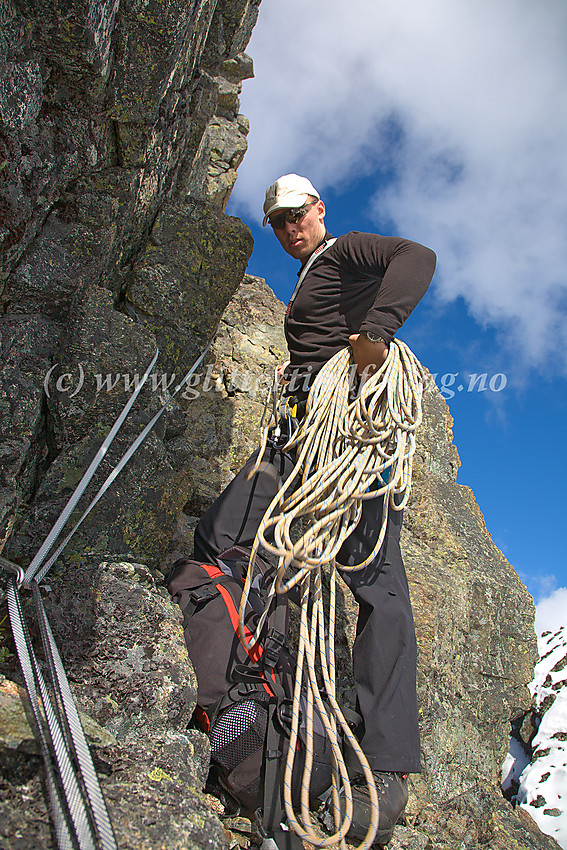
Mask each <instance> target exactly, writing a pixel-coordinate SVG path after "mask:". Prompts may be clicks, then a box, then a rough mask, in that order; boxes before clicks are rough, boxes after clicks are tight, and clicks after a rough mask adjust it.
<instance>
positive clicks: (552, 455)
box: [227, 0, 567, 630]
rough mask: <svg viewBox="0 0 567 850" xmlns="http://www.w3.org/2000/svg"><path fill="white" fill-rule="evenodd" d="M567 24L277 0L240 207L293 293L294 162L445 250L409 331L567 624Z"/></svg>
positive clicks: (264, 272)
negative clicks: (286, 240) (275, 199)
mask: <svg viewBox="0 0 567 850" xmlns="http://www.w3.org/2000/svg"><path fill="white" fill-rule="evenodd" d="M566 36H567V4H566V3H565V2H564V0H542V2H541V3H538V4H537V5H536V4H534V3H533V2H532V0H430V1H429V2H428V3H427V4H423V3H422V2H421V0H399V2H398V3H396V4H386V3H385V2H382V0H351V2H350V3H349V4H348V8H346V4H344V2H342V0H309V1H308V2H306V0H276V2H274V0H264V2H263V3H262V5H261V6H260V16H259V20H258V24H257V25H256V28H255V31H254V34H253V37H252V41H251V43H250V45H249V46H248V49H247V50H248V53H249V54H250V55H251V56H252V58H253V59H254V64H255V73H256V78H255V79H254V80H249V81H246V83H245V84H244V87H243V94H242V97H241V111H242V112H243V113H244V114H245V115H246V116H247V117H248V118H249V119H250V123H251V131H250V136H249V150H248V153H247V155H246V157H245V160H244V163H243V164H242V165H241V166H240V169H239V177H238V180H237V184H236V187H235V190H234V192H233V195H232V198H231V201H230V204H229V207H228V210H227V212H229V213H231V214H233V215H239V216H241V217H242V218H243V219H244V220H245V221H246V223H247V224H248V225H249V226H250V227H251V229H252V233H253V236H254V239H255V248H254V253H253V255H252V258H251V261H250V264H249V271H250V272H251V273H252V274H257V275H259V276H261V277H264V278H266V280H267V282H268V284H269V285H270V286H271V287H272V288H273V289H274V291H275V292H276V294H277V295H278V297H280V298H281V299H282V300H283V301H287V299H288V298H289V295H290V294H291V291H292V290H293V286H294V284H295V280H296V268H297V264H296V262H295V261H294V260H292V259H291V258H290V257H288V256H286V255H285V254H284V253H283V252H282V250H281V248H280V246H279V244H278V243H277V242H276V240H275V239H274V236H273V234H272V233H271V232H270V229H269V228H265V229H263V228H262V227H261V211H262V203H263V197H264V191H265V188H266V186H267V185H268V184H269V183H271V182H272V181H273V180H275V179H276V178H277V177H278V176H280V175H281V174H284V173H288V172H292V171H293V172H296V173H300V174H304V175H306V176H308V177H309V178H310V179H311V180H312V182H313V183H314V185H315V186H316V187H317V188H318V190H319V192H320V193H321V195H322V197H323V199H324V200H325V202H326V205H327V225H328V228H329V230H331V232H333V233H334V235H339V234H340V233H342V232H346V231H347V230H351V229H356V230H369V231H373V232H377V233H384V234H395V235H401V236H405V237H408V238H411V239H415V240H416V241H418V242H423V243H424V244H426V245H428V246H430V247H431V248H433V249H434V250H435V251H436V252H437V254H438V269H437V272H436V275H435V278H434V282H433V284H432V287H431V288H430V291H429V293H428V294H427V296H426V298H425V299H424V301H423V302H422V303H421V304H420V305H419V306H418V308H417V309H416V310H415V311H414V313H413V314H412V316H411V317H410V319H409V320H408V322H406V324H405V326H404V327H403V329H402V331H401V332H400V334H399V336H400V337H401V338H402V339H404V341H405V342H407V343H408V344H409V345H410V347H411V348H412V349H413V350H414V351H415V353H416V354H417V355H418V356H419V358H420V359H421V361H422V362H423V363H424V365H425V366H427V368H428V369H429V370H430V371H431V372H432V373H437V376H438V379H437V380H438V385H439V386H442V385H444V386H445V387H446V389H445V390H444V393H443V394H444V395H445V397H446V398H447V402H448V404H449V407H450V410H451V413H452V415H453V417H454V420H455V424H454V435H455V443H456V445H457V448H458V451H459V455H460V457H461V464H462V465H461V469H460V472H459V477H458V481H459V482H460V483H462V484H467V485H469V486H471V487H472V489H473V490H474V493H475V496H476V498H477V501H478V503H479V505H480V508H481V510H482V512H483V514H484V516H485V519H486V524H487V527H488V530H489V531H490V533H491V534H492V536H493V539H494V541H495V542H496V544H497V545H498V546H499V548H500V549H501V550H502V551H503V552H504V554H505V555H506V557H507V558H508V560H509V561H510V562H511V563H512V564H513V566H514V567H515V568H516V570H517V571H518V573H519V575H520V577H521V578H522V580H523V581H524V582H525V583H526V585H527V587H528V589H529V590H530V592H531V593H532V594H533V596H534V598H535V599H536V602H538V628H539V630H541V629H543V628H546V627H555V626H558V625H560V624H562V623H563V624H566V625H567V557H566V554H565V543H564V535H563V527H564V524H565V520H564V511H565V506H566V504H567V498H566V497H567V484H566V483H565V482H566V480H567V474H566V473H567V468H566V467H567V462H566V452H565V448H564V435H565V433H566V431H567V429H566V427H565V422H566V416H567V392H566V389H567V157H566V155H565V151H566V150H567V97H566V95H567V91H566V89H567V53H566V51H565V43H566V41H567V38H566ZM475 374H476V375H477V376H479V375H485V376H486V377H485V379H484V382H483V379H482V378H479V379H477V381H476V383H475V382H474V379H471V375H475ZM452 376H455V377H454V379H453V377H452ZM483 385H484V386H485V389H482V387H483ZM459 386H461V387H463V389H462V390H460V391H459V390H458V387H459Z"/></svg>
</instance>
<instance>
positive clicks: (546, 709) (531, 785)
mask: <svg viewBox="0 0 567 850" xmlns="http://www.w3.org/2000/svg"><path fill="white" fill-rule="evenodd" d="M539 656H540V660H539V662H538V663H537V665H536V668H535V674H534V680H533V682H532V684H531V691H532V694H533V696H534V702H535V708H536V711H537V713H538V714H539V715H540V716H541V721H540V723H539V726H538V728H537V733H536V735H535V737H534V739H533V741H532V747H533V755H532V759H531V762H530V763H527V764H526V762H527V761H528V760H527V757H526V756H525V754H524V752H523V750H522V748H521V745H520V743H519V742H518V741H514V740H512V746H511V748H510V755H509V757H508V759H507V761H506V764H505V765H504V769H503V775H504V777H505V778H504V785H506V784H508V785H510V784H511V782H512V780H514V779H516V780H517V781H518V782H519V789H518V792H517V798H516V799H517V802H518V803H519V804H520V805H521V806H522V808H524V809H525V810H526V811H527V812H528V813H529V814H530V815H531V816H532V818H533V819H534V820H535V822H536V823H537V825H538V826H539V828H540V829H541V831H542V832H545V833H546V834H547V835H550V836H551V837H552V838H554V839H555V840H556V841H557V843H558V844H559V845H560V847H563V848H564V850H567V627H565V626H562V627H561V628H560V629H559V630H558V631H557V632H555V633H551V632H546V633H545V634H543V635H542V636H541V637H540V638H539Z"/></svg>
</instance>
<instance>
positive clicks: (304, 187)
mask: <svg viewBox="0 0 567 850" xmlns="http://www.w3.org/2000/svg"><path fill="white" fill-rule="evenodd" d="M309 196H313V197H314V198H317V200H320V195H319V192H318V191H317V189H316V188H315V187H314V186H313V184H312V183H311V182H310V181H309V180H308V179H307V177H300V176H299V174H284V175H283V177H280V178H278V180H276V182H275V183H272V185H271V186H268V188H267V189H266V200H265V201H264V221H263V222H262V226H263V227H265V226H266V222H267V221H268V217H269V216H271V214H272V213H273V212H276V210H291V209H294V208H295V207H302V206H303V204H304V203H305V202H306V201H307V199H308V198H309Z"/></svg>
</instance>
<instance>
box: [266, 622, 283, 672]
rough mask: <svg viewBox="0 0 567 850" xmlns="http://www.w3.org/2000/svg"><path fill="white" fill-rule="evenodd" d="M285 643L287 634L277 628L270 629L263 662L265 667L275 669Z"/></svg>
mask: <svg viewBox="0 0 567 850" xmlns="http://www.w3.org/2000/svg"><path fill="white" fill-rule="evenodd" d="M284 643H285V636H284V635H282V633H281V632H279V631H278V630H277V629H270V631H269V632H268V634H267V636H266V640H265V642H264V651H263V653H262V662H263V665H264V669H268V670H273V669H274V667H275V666H276V664H277V663H278V660H279V657H280V649H281V648H282V646H283V645H284Z"/></svg>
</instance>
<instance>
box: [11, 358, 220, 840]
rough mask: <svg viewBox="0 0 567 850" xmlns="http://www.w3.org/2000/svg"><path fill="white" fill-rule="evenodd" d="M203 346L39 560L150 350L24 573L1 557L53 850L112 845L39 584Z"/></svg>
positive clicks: (102, 448)
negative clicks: (34, 632) (33, 631)
mask: <svg viewBox="0 0 567 850" xmlns="http://www.w3.org/2000/svg"><path fill="white" fill-rule="evenodd" d="M209 347H210V343H209V345H207V347H206V348H205V349H204V351H203V352H202V353H201V355H200V356H199V357H198V358H197V360H196V361H195V363H194V364H193V366H192V367H191V369H190V370H189V372H188V373H187V374H186V375H185V377H184V378H183V380H182V381H181V382H180V383H179V384H178V385H177V387H176V388H175V389H174V391H173V392H172V393H171V394H170V395H169V397H168V399H167V401H166V402H165V404H164V405H163V406H162V407H161V409H160V410H159V411H158V412H157V413H156V414H155V416H154V417H153V418H152V419H151V420H150V422H148V424H147V425H146V426H145V428H144V429H143V430H142V432H141V433H140V434H139V435H138V437H137V438H136V440H134V442H133V443H132V445H131V446H130V448H129V449H128V450H127V451H126V452H125V453H124V454H123V456H122V458H121V459H120V461H119V462H118V464H117V465H116V466H115V467H114V469H113V470H112V471H111V472H110V474H109V475H108V476H107V478H106V480H105V481H104V483H103V484H102V486H101V487H100V489H99V490H98V492H97V494H96V496H95V497H94V499H93V500H92V501H91V503H90V504H89V505H88V507H87V509H86V510H85V511H84V513H83V514H82V516H81V517H80V519H79V520H78V522H77V523H76V524H75V526H74V527H73V529H72V530H71V532H70V533H69V534H68V535H67V536H66V537H65V539H64V540H63V542H62V543H61V544H60V545H59V546H58V548H57V549H56V551H55V552H54V554H53V555H52V556H51V557H49V558H48V559H47V560H46V558H47V556H48V554H49V552H50V551H51V550H52V548H53V546H54V545H55V543H56V541H57V538H58V537H59V536H60V534H61V532H62V530H63V528H64V526H65V524H66V523H67V521H68V520H69V517H70V516H71V513H72V512H73V509H74V508H75V507H76V505H77V503H78V502H79V499H80V498H81V496H82V495H83V493H84V492H85V490H86V488H87V486H88V484H89V482H90V481H91V479H92V477H93V475H94V474H95V472H96V470H97V469H98V467H99V465H100V463H101V462H102V460H103V458H104V456H105V455H106V453H107V451H108V449H109V447H110V445H111V443H112V442H113V440H114V438H115V436H116V434H117V433H118V430H119V429H120V427H121V425H122V424H123V422H124V421H125V419H126V417H127V416H128V413H129V412H130V410H131V408H132V405H133V404H134V402H135V401H136V398H137V397H138V395H139V393H140V391H141V389H142V387H143V386H144V384H145V382H146V381H147V379H148V377H149V375H150V372H151V370H152V369H153V367H154V365H155V363H156V361H157V358H158V354H159V351H157V350H156V353H155V355H154V357H153V359H152V361H151V363H150V365H149V366H148V368H147V369H146V372H145V373H144V375H143V377H142V379H141V381H140V382H137V386H136V387H135V390H134V392H133V393H132V395H131V396H130V398H129V399H128V401H127V403H126V404H125V406H124V408H123V410H122V411H121V413H120V414H119V416H118V418H117V419H116V421H115V422H114V424H113V426H112V427H111V429H110V431H109V433H108V435H107V436H106V438H105V440H104V441H103V443H102V445H101V446H100V448H99V450H98V452H97V453H96V455H95V457H94V458H93V460H92V462H91V464H90V465H89V467H88V469H87V470H86V472H85V473H84V475H83V477H82V478H81V480H80V482H79V484H78V485H77V487H76V488H75V490H74V492H73V493H72V495H71V497H70V498H69V500H68V502H67V504H66V505H65V507H64V509H63V511H62V512H61V514H60V516H59V517H58V518H57V520H56V521H55V523H54V525H53V527H52V529H51V531H50V532H49V534H48V535H47V537H46V538H45V540H44V542H43V543H42V545H41V546H40V548H39V550H38V552H37V554H36V555H35V557H34V558H33V559H32V561H31V563H30V565H29V567H28V568H27V570H26V571H25V572H24V570H23V569H22V568H21V567H19V566H18V565H16V564H13V563H11V562H10V561H8V560H6V559H5V558H1V557H0V567H1V568H3V569H5V570H6V571H7V572H9V573H10V579H9V581H8V587H7V592H6V596H7V603H8V612H9V617H10V624H11V627H12V634H13V637H14V643H15V646H16V652H17V655H18V658H19V661H20V665H21V668H22V673H23V676H24V682H25V686H26V690H27V692H28V696H29V700H30V705H31V712H32V714H31V716H32V720H33V726H34V731H35V735H36V737H37V739H38V741H39V745H40V750H41V755H42V758H43V763H44V769H45V781H46V788H47V796H48V803H49V809H50V813H51V817H52V821H53V827H54V831H55V838H56V841H57V846H58V847H59V848H60V850H76V848H79V850H98V848H100V850H116V848H117V844H116V839H115V836H114V831H113V829H112V824H111V822H110V818H109V815H108V810H107V808H106V804H105V802H104V798H103V796H102V791H101V788H100V784H99V780H98V777H97V774H96V770H95V768H94V765H93V761H92V757H91V754H90V750H89V746H88V743H87V740H86V737H85V733H84V731H83V728H82V725H81V722H80V718H79V714H78V711H77V707H76V704H75V701H74V698H73V695H72V693H71V688H70V686H69V681H68V679H67V676H66V674H65V670H64V668H63V664H62V661H61V657H60V655H59V652H58V649H57V645H56V643H55V639H54V637H53V633H52V631H51V627H50V625H49V621H48V619H47V615H46V612H45V609H44V606H43V602H42V599H41V593H40V587H39V585H40V582H41V581H42V579H43V578H44V577H45V576H46V575H47V573H48V571H49V570H50V569H51V567H52V566H53V564H54V563H55V561H56V560H57V558H58V557H59V555H60V554H61V552H62V551H63V549H64V547H65V546H66V545H67V543H68V542H69V540H70V539H71V537H72V536H73V535H74V534H75V532H76V531H77V529H78V528H79V526H80V525H81V523H82V522H83V520H84V519H85V518H86V517H87V516H88V514H89V513H90V512H91V510H92V509H93V508H94V506H95V505H96V504H97V502H98V501H99V500H100V499H101V498H102V496H103V495H104V493H105V492H106V491H107V490H108V488H109V487H110V485H111V484H112V482H113V481H114V479H115V478H116V476H117V475H118V474H119V473H120V471H121V470H122V469H123V468H124V466H125V465H126V464H127V463H128V461H129V460H130V458H131V457H132V455H133V454H134V452H135V451H136V450H137V449H138V448H139V446H140V445H141V443H142V442H143V441H144V439H145V438H146V437H147V435H148V434H149V433H150V431H151V430H152V428H153V427H154V425H155V424H156V422H157V421H158V419H159V418H160V417H161V415H162V414H163V412H164V411H165V410H166V408H167V407H168V405H169V404H170V402H171V401H172V399H173V398H174V397H175V396H176V395H177V393H178V392H180V390H181V389H182V388H183V387H184V386H185V385H186V384H187V382H188V381H189V380H190V378H191V376H192V375H193V374H194V372H195V370H196V369H197V368H198V367H199V365H200V364H201V362H202V361H203V359H204V357H205V355H206V353H207V351H208V350H209ZM22 586H23V587H25V588H31V591H32V595H33V603H34V609H35V614H36V619H37V621H38V624H39V631H40V636H41V641H42V646H43V651H44V656H45V660H46V664H47V672H48V676H49V685H48V684H47V682H46V681H45V678H44V675H43V672H42V669H41V666H40V664H39V663H38V661H37V658H36V655H35V651H34V648H33V644H32V640H31V637H30V633H29V629H28V626H27V623H26V621H25V617H24V613H23V608H22V601H21V595H20V588H21V587H22Z"/></svg>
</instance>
